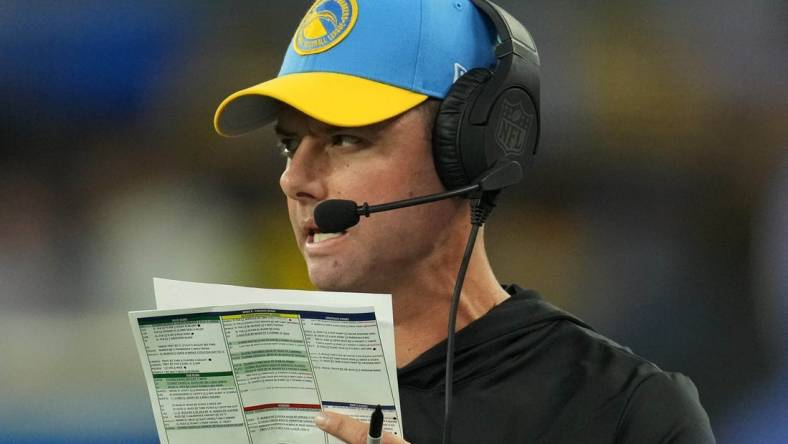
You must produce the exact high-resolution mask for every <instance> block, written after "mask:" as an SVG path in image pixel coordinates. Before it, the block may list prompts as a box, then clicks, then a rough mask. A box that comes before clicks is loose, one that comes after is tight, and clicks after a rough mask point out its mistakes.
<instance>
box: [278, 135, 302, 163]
mask: <svg viewBox="0 0 788 444" xmlns="http://www.w3.org/2000/svg"><path fill="white" fill-rule="evenodd" d="M276 147H277V148H279V153H280V154H281V155H282V157H287V158H288V159H292V157H293V154H295V151H296V148H298V140H297V139H294V138H289V137H285V138H283V139H279V142H278V143H277V144H276Z"/></svg>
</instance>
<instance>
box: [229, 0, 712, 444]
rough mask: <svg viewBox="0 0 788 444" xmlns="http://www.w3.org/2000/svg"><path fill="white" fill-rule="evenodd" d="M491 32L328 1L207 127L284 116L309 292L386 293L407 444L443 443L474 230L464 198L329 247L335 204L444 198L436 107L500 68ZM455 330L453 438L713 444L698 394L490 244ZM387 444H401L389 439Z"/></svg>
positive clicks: (340, 427) (344, 235)
mask: <svg viewBox="0 0 788 444" xmlns="http://www.w3.org/2000/svg"><path fill="white" fill-rule="evenodd" d="M495 40H496V35H495V33H494V31H493V26H492V25H491V24H490V23H489V22H488V19H487V18H486V17H485V16H484V15H483V14H482V12H480V10H478V9H477V8H476V7H475V6H474V5H473V3H471V2H470V1H469V0H459V1H456V0H451V1H450V0H422V1H414V0H389V1H378V0H374V1H371V0H367V1H363V0H357V1H354V0H318V1H317V2H316V3H315V4H314V5H313V6H312V8H310V10H309V11H308V12H307V14H306V16H305V17H304V19H303V20H302V22H301V24H300V26H299V28H298V30H297V31H296V33H295V36H294V37H293V41H292V43H291V45H290V47H289V48H288V51H287V54H286V56H285V60H284V63H283V66H282V69H281V71H280V74H279V76H278V77H277V78H275V79H272V80H270V81H268V82H264V83H262V84H260V85H256V86H254V87H251V88H248V89H246V90H243V91H239V92H238V93H235V94H233V95H231V96H230V97H228V98H227V99H226V100H225V101H224V102H223V103H222V104H221V105H220V107H219V109H218V111H217V114H216V120H215V125H216V128H217V130H218V131H219V132H220V133H222V134H225V135H238V134H242V133H245V132H248V131H250V130H253V129H256V128H259V127H261V126H263V125H265V124H267V123H269V122H271V121H273V120H277V124H276V131H277V133H278V135H279V138H280V142H281V148H282V150H283V153H284V154H285V155H286V156H287V159H288V160H287V167H286V168H285V171H284V172H283V174H282V176H281V179H280V184H281V187H282V190H283V192H284V193H285V195H286V197H287V204H288V210H289V214H290V220H291V223H292V226H293V231H294V233H295V238H296V242H297V244H298V247H299V249H300V250H301V252H302V254H303V256H304V259H305V261H306V265H307V268H308V271H309V277H310V279H311V280H312V282H313V283H314V285H315V286H316V287H318V288H320V289H323V290H341V291H360V292H371V293H391V294H392V295H393V305H394V307H393V308H394V319H395V338H396V339H395V340H396V350H397V367H398V368H399V372H398V378H399V384H400V397H401V401H402V415H403V418H402V422H403V424H404V433H405V438H407V439H408V440H411V441H412V442H415V443H419V444H421V443H429V442H439V441H440V436H441V432H442V427H443V399H444V392H443V391H444V385H443V384H444V380H443V375H444V373H443V372H444V359H445V353H446V342H445V340H446V325H447V320H448V312H449V306H450V302H451V301H450V298H451V294H452V288H453V286H454V284H455V279H456V273H457V270H458V269H459V266H460V260H461V257H462V254H463V250H464V248H465V243H466V239H467V237H468V231H469V228H470V223H469V220H470V210H469V206H468V201H467V200H465V199H462V198H454V199H450V200H444V201H440V202H435V203H431V204H429V205H421V206H414V207H410V208H405V209H401V210H398V211H394V212H388V213H380V214H377V215H375V216H374V217H373V218H372V219H370V220H368V221H363V222H362V223H361V224H359V225H357V226H355V227H353V228H350V229H348V230H346V231H342V232H340V233H321V232H320V230H319V229H318V226H317V224H316V223H315V220H314V216H313V213H314V209H315V207H316V206H317V204H319V203H320V202H322V201H325V200H327V199H350V200H356V201H368V202H371V203H382V202H390V201H395V200H400V199H405V198H409V197H414V196H421V195H427V194H432V193H437V192H440V191H443V190H445V188H444V185H443V184H442V182H441V179H440V178H439V176H438V173H437V172H436V167H435V162H434V159H433V151H432V134H433V123H434V120H435V115H436V112H437V108H438V106H439V105H440V103H439V101H440V100H441V99H443V98H445V97H446V94H447V92H448V91H449V89H450V88H451V86H452V83H453V82H454V81H455V80H457V77H459V76H460V75H461V74H462V73H463V71H465V70H466V69H468V68H474V67H482V68H493V67H494V66H495V56H494V46H495ZM460 301H461V302H460V306H459V312H458V313H459V314H458V318H457V329H456V331H458V334H457V343H456V365H455V375H454V378H453V381H454V407H453V410H454V422H453V424H452V430H453V441H452V442H462V443H466V442H467V443H485V442H523V443H525V442H529V443H531V442H545V443H548V442H549V443H570V442H571V443H663V442H671V443H673V442H675V443H707V442H713V441H714V438H713V436H712V434H711V431H710V426H709V422H708V418H707V416H706V414H705V412H704V411H703V408H702V407H701V406H700V403H699V400H698V396H697V392H696V390H695V387H694V386H693V385H692V383H691V382H690V381H689V379H687V378H686V377H684V376H682V375H678V374H670V373H665V372H663V371H661V370H660V369H659V368H657V367H656V366H655V365H653V364H651V363H649V362H648V361H646V360H644V359H642V358H640V357H638V356H635V355H634V354H632V353H631V352H630V351H629V350H628V349H626V348H623V347H621V346H619V345H617V344H615V343H613V342H611V341H609V340H608V339H606V338H604V337H601V336H599V335H598V334H596V333H594V332H593V330H591V328H590V327H588V326H586V325H585V324H583V323H582V322H581V321H579V320H577V319H575V318H574V317H572V316H570V315H569V314H567V313H564V312H562V311H560V310H558V309H556V308H554V307H552V306H550V305H549V304H547V303H546V302H544V301H542V299H541V298H540V297H539V296H538V295H536V294H535V293H534V292H532V291H527V290H523V289H522V288H520V287H517V286H505V287H502V286H501V285H500V284H499V283H498V281H497V279H496V278H495V276H494V274H493V271H492V269H491V267H490V264H489V262H488V260H487V256H486V252H485V247H484V235H483V230H482V231H481V232H480V236H479V237H478V238H477V240H476V245H475V250H474V252H473V255H472V256H471V259H470V266H469V268H468V272H467V275H466V277H465V281H464V287H463V291H462V297H461V300H460ZM316 423H317V425H318V426H319V427H320V428H321V429H323V430H324V431H326V432H328V433H330V434H331V435H334V436H336V437H338V438H340V439H341V440H343V441H345V442H348V443H353V444H356V443H359V444H360V443H364V442H366V435H367V430H368V426H367V425H366V424H364V423H361V422H358V421H355V420H353V419H351V418H348V417H345V416H342V415H337V414H333V413H328V412H326V413H324V414H322V415H321V416H319V417H318V418H316ZM383 442H384V443H385V444H394V443H402V442H405V441H403V440H402V439H401V438H400V437H395V436H393V435H389V434H386V436H385V437H384V440H383Z"/></svg>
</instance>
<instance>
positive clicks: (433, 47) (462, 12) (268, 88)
mask: <svg viewBox="0 0 788 444" xmlns="http://www.w3.org/2000/svg"><path fill="white" fill-rule="evenodd" d="M496 38H497V36H496V34H495V29H494V27H493V25H492V23H490V22H489V20H488V19H487V18H486V17H485V16H484V14H483V13H482V12H481V11H480V10H479V9H477V8H476V6H474V5H473V3H471V1H470V0H317V1H316V2H315V3H314V4H313V5H312V7H311V8H309V10H308V11H307V13H306V15H305V16H304V18H303V19H302V20H301V23H300V25H299V26H298V29H297V30H296V32H295V35H294V36H293V40H292V42H291V44H290V46H289V47H288V49H287V54H285V58H284V61H283V63H282V67H281V69H280V71H279V74H278V75H277V77H276V78H274V79H271V80H268V81H266V82H263V83H260V84H258V85H255V86H252V87H250V88H246V89H244V90H241V91H238V92H236V93H235V94H232V95H230V96H229V97H227V98H226V99H225V100H224V101H223V102H222V103H221V104H220V105H219V108H218V109H217V110H216V115H215V117H214V127H215V128H216V131H218V132H219V134H222V135H225V136H237V135H241V134H244V133H247V132H249V131H252V130H254V129H257V128H260V127H262V126H264V125H266V124H268V123H270V122H272V121H273V120H274V119H275V118H276V116H277V113H278V112H279V110H280V109H281V107H282V104H283V103H284V104H286V105H289V106H291V107H293V108H296V109H298V110H299V111H301V112H303V113H304V114H306V115H308V116H310V117H312V118H314V119H317V120H320V121H322V122H325V123H327V124H330V125H335V126H344V127H354V126H364V125H370V124H373V123H377V122H380V121H383V120H386V119H389V118H391V117H394V116H396V115H398V114H401V113H403V112H405V111H407V110H408V109H410V108H412V107H414V106H416V105H418V104H420V103H421V102H423V101H424V100H426V99H427V98H428V97H434V98H438V99H443V98H444V97H446V94H447V93H448V91H449V88H450V87H451V85H452V83H454V81H456V80H457V78H458V77H459V76H461V75H462V74H463V73H464V72H465V71H467V70H469V69H472V68H477V67H484V68H492V67H493V66H494V65H495V62H496V60H495V55H494V46H495V43H496Z"/></svg>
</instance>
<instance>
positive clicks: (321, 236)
mask: <svg viewBox="0 0 788 444" xmlns="http://www.w3.org/2000/svg"><path fill="white" fill-rule="evenodd" d="M345 233H346V231H342V232H339V233H321V232H320V231H317V230H309V235H308V236H307V238H306V242H307V243H308V244H319V243H320V242H323V241H327V240H329V239H334V238H337V237H339V236H342V235H343V234H345Z"/></svg>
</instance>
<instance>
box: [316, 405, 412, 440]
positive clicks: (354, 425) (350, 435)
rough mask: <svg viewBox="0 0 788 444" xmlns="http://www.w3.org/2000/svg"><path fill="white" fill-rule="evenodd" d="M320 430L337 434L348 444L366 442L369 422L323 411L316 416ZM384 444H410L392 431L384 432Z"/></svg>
mask: <svg viewBox="0 0 788 444" xmlns="http://www.w3.org/2000/svg"><path fill="white" fill-rule="evenodd" d="M315 424H316V425H317V426H318V427H319V428H320V430H322V431H324V432H326V433H328V434H330V435H333V436H336V437H337V438H339V439H341V440H342V441H345V442H346V443H348V444H366V442H367V435H368V434H369V424H367V423H364V422H361V421H357V420H355V419H353V418H351V417H349V416H346V415H341V414H339V413H334V412H323V413H321V414H320V415H318V416H316V417H315ZM382 444H409V443H408V442H407V441H404V440H402V439H400V438H398V437H396V436H394V435H392V434H391V433H388V432H385V433H383V439H382Z"/></svg>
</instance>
